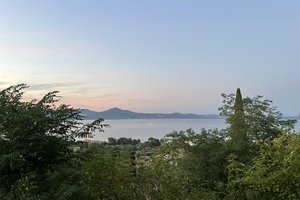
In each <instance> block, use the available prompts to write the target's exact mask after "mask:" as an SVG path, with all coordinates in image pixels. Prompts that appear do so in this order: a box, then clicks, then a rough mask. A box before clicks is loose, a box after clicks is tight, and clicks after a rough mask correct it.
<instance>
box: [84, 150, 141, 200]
mask: <svg viewBox="0 0 300 200" xmlns="http://www.w3.org/2000/svg"><path fill="white" fill-rule="evenodd" d="M131 155H132V154H131V150H130V149H129V148H124V147H103V148H98V150H97V152H96V153H95V154H94V156H93V158H92V159H91V160H89V161H88V162H85V163H84V164H83V167H82V173H83V175H84V182H85V184H86V186H87V191H88V193H90V194H92V196H93V198H94V199H112V200H113V199H128V200H129V199H141V197H140V196H138V195H139V194H138V192H137V187H138V185H137V178H136V176H135V170H136V169H135V167H136V166H135V165H134V164H133V160H132V157H131Z"/></svg>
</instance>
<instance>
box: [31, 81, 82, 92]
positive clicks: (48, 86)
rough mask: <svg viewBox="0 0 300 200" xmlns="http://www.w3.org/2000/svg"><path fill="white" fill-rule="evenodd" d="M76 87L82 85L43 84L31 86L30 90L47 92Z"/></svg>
mask: <svg viewBox="0 0 300 200" xmlns="http://www.w3.org/2000/svg"><path fill="white" fill-rule="evenodd" d="M78 85H83V83H59V82H58V83H44V84H32V85H31V86H30V90H32V91H39V90H49V89H57V88H65V87H74V86H78Z"/></svg>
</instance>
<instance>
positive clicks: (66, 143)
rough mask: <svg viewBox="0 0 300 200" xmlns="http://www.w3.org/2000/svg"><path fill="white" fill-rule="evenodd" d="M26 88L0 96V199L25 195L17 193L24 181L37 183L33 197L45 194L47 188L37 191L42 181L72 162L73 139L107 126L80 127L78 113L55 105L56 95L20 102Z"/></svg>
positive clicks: (5, 92) (82, 125) (57, 97)
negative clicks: (71, 146) (49, 174)
mask: <svg viewBox="0 0 300 200" xmlns="http://www.w3.org/2000/svg"><path fill="white" fill-rule="evenodd" d="M28 87H29V86H28V85H26V84H19V85H15V86H11V87H9V88H7V89H5V90H2V91H1V92H0V198H1V199H5V198H8V199H9V198H10V197H9V196H13V197H12V199H14V198H15V199H16V196H18V195H16V194H15V195H14V192H16V191H26V190H25V188H23V189H20V187H21V186H22V185H26V184H20V183H23V182H24V181H25V183H30V182H32V183H33V182H34V181H38V182H37V184H35V186H34V187H32V190H33V193H32V194H39V193H40V194H42V193H43V192H45V191H47V190H48V189H49V188H43V187H40V186H42V185H43V184H42V182H43V179H41V177H45V176H47V174H48V173H49V172H55V171H57V170H59V169H61V167H62V166H67V165H69V164H71V163H72V162H73V161H72V159H73V158H74V156H73V154H72V151H71V149H70V148H69V147H70V145H71V144H72V143H74V138H75V137H78V136H85V135H88V134H91V132H93V131H96V130H99V131H103V128H104V127H106V126H107V125H106V124H103V123H102V122H103V120H102V119H99V120H96V121H94V122H92V123H91V124H83V123H81V122H80V120H82V116H81V115H80V110H78V109H74V108H71V107H69V106H67V105H65V104H61V105H58V101H59V99H60V97H59V96H57V93H58V92H57V91H54V92H49V93H48V94H46V95H45V96H44V97H43V98H42V99H41V100H40V101H37V100H32V101H30V102H25V101H22V97H23V94H24V89H26V88H28ZM33 179H34V180H33ZM28 180H30V181H28ZM16 187H17V188H19V190H17V189H16ZM29 188H30V187H29ZM49 198H50V197H49ZM31 199H34V197H31Z"/></svg>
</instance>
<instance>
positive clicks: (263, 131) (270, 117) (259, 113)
mask: <svg viewBox="0 0 300 200" xmlns="http://www.w3.org/2000/svg"><path fill="white" fill-rule="evenodd" d="M222 97H223V105H222V107H220V108H219V110H220V115H221V116H223V117H225V119H226V122H227V123H228V124H229V129H228V132H229V133H230V129H232V128H234V129H235V127H231V125H233V124H238V125H239V124H243V123H245V127H246V128H245V131H246V134H247V137H248V140H249V141H250V142H254V141H257V140H272V139H274V138H276V137H277V136H278V135H280V134H281V130H282V129H292V128H293V127H294V124H295V122H296V121H295V120H283V119H282V114H281V113H280V112H279V111H278V110H277V108H276V107H275V106H273V105H272V103H273V102H272V101H271V100H267V99H263V97H262V96H255V97H253V98H250V97H246V98H243V101H242V104H241V102H240V100H239V102H240V103H238V104H237V105H236V106H235V100H236V95H235V94H229V95H226V94H222ZM238 98H240V97H238ZM238 105H239V106H238ZM241 105H243V117H237V118H236V117H235V116H236V115H235V110H236V109H237V110H239V111H238V112H240V113H241ZM243 121H244V122H243ZM239 126H240V125H239ZM239 126H238V128H237V129H239ZM243 126H244V125H242V126H241V127H242V129H244V127H243Z"/></svg>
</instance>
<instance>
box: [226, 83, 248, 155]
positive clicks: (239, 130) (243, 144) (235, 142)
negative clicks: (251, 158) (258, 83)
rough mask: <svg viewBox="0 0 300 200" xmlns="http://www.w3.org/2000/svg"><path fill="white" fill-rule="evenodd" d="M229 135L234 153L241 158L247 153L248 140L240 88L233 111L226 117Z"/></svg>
mask: <svg viewBox="0 0 300 200" xmlns="http://www.w3.org/2000/svg"><path fill="white" fill-rule="evenodd" d="M227 123H229V125H230V127H229V128H228V132H229V136H230V138H231V141H230V146H231V147H232V149H233V150H234V153H236V154H238V155H239V157H240V158H241V159H243V158H242V157H243V156H244V155H245V154H248V153H249V152H248V150H249V147H250V146H249V140H248V136H247V125H246V122H245V114H244V102H243V98H242V94H241V90H240V88H238V89H237V91H236V95H235V100H234V105H233V113H232V114H231V115H230V116H229V117H228V118H227Z"/></svg>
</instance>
